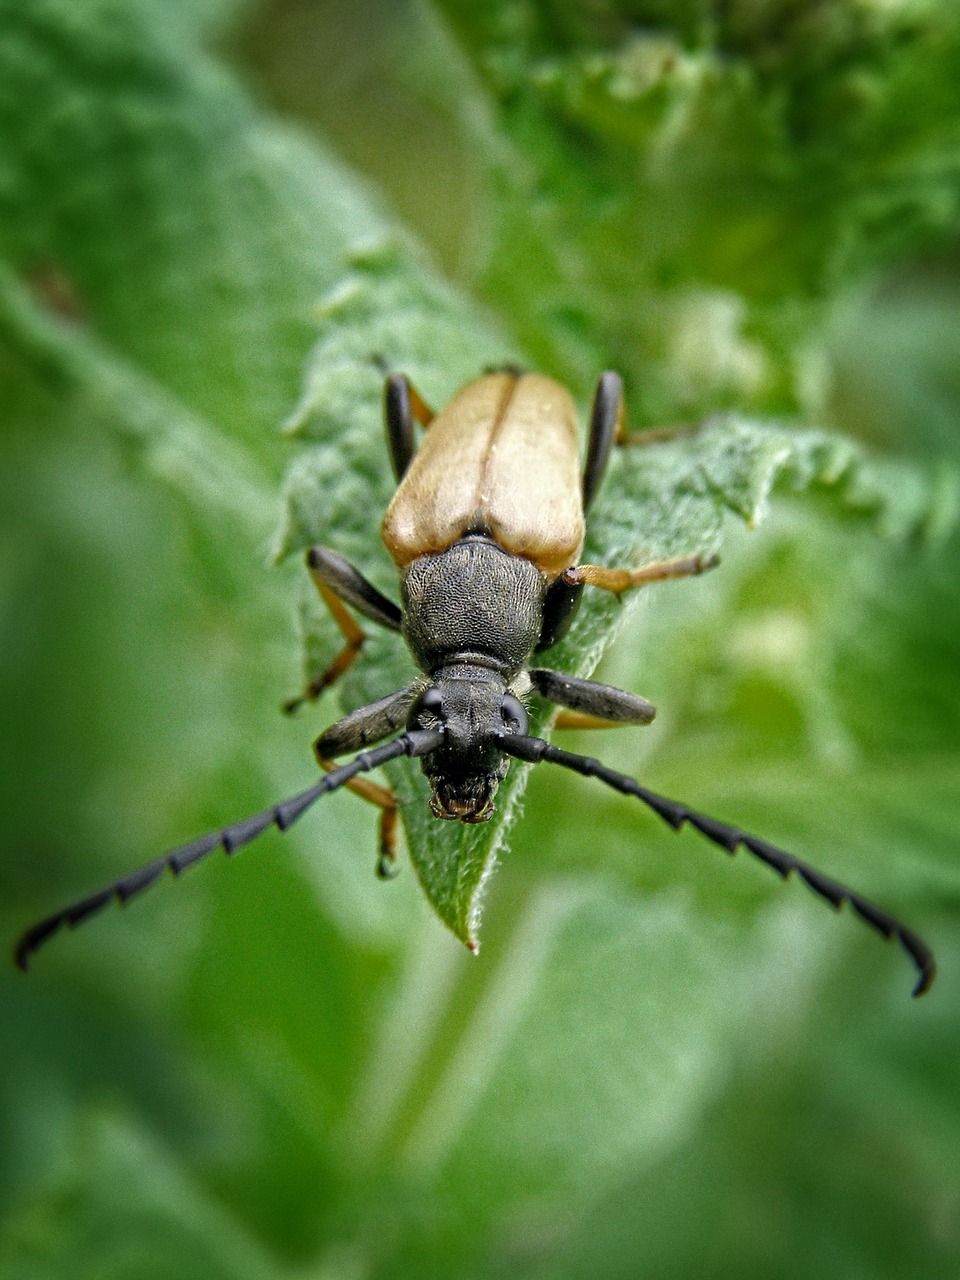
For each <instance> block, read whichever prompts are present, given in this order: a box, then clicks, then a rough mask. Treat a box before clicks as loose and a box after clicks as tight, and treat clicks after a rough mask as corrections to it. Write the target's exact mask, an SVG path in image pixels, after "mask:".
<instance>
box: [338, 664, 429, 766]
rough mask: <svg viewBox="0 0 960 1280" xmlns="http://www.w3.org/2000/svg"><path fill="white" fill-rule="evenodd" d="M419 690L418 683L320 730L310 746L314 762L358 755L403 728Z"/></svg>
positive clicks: (420, 682) (421, 685)
mask: <svg viewBox="0 0 960 1280" xmlns="http://www.w3.org/2000/svg"><path fill="white" fill-rule="evenodd" d="M422 687H423V683H422V681H419V680H418V681H415V682H414V683H413V684H408V685H407V687H406V688H405V689H400V690H399V691H398V692H397V693H391V694H388V696H387V697H386V698H379V699H378V700H377V701H376V702H371V703H368V704H367V706H365V707H359V708H358V709H357V710H356V711H351V712H350V713H349V714H348V715H345V716H344V717H343V719H342V720H338V721H337V722H336V724H332V725H330V727H329V728H328V729H324V731H323V733H321V735H320V737H319V738H318V739H317V740H316V742H315V743H314V744H313V749H314V751H315V752H316V753H317V759H318V760H320V761H321V762H322V761H323V760H326V759H329V758H331V757H334V758H335V757H336V756H345V755H348V754H350V753H351V752H355V751H362V750H363V748H364V747H369V746H371V745H372V744H373V743H375V742H379V741H380V740H381V739H382V738H386V737H388V736H389V735H390V734H391V733H393V732H395V731H396V730H397V729H400V728H402V727H403V725H404V724H405V723H406V720H407V712H408V711H409V710H410V708H411V706H412V705H413V700H414V698H415V697H416V696H417V694H418V693H419V692H420V690H421V688H422Z"/></svg>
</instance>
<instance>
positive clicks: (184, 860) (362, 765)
mask: <svg viewBox="0 0 960 1280" xmlns="http://www.w3.org/2000/svg"><path fill="white" fill-rule="evenodd" d="M442 741H443V730H441V729H411V730H409V731H408V732H406V733H401V734H400V735H399V736H398V737H396V738H393V739H392V740H391V741H390V742H385V743H384V744H383V745H382V746H380V747H374V748H373V750H372V751H361V752H360V754H359V755H357V756H354V758H353V759H352V760H350V761H348V762H347V763H346V764H344V765H341V766H340V768H339V769H333V770H331V772H330V773H327V774H325V775H324V776H323V777H322V778H321V779H320V780H319V782H315V783H314V784H313V786H312V787H308V788H307V790H306V791H301V792H300V793H299V795H295V796H291V798H290V799H289V800H284V801H282V802H281V803H280V804H275V805H273V806H272V807H271V808H269V809H264V810H263V812H262V813H257V814H254V816H253V817H252V818H245V819H244V820H243V821H242V822H235V823H233V824H232V825H231V826H229V827H222V828H221V829H220V830H219V831H212V832H210V834H209V835H205V836H201V837H200V838H199V839H198V840H193V841H191V843H190V844H185V845H183V846H181V847H180V848H179V849H172V850H170V852H169V853H164V854H161V856H160V857H159V858H154V860H153V861H152V862H148V863H147V864H146V866H144V867H140V868H139V869H138V870H136V871H131V872H130V873H129V874H128V875H125V876H123V877H122V878H121V879H119V880H115V881H114V882H113V883H112V884H109V885H107V886H106V887H105V888H103V889H100V890H98V891H97V892H96V893H92V894H90V895H89V896H88V897H86V898H81V899H80V900H79V901H78V902H73V903H71V904H70V905H69V906H67V907H64V908H63V909H62V910H61V911H57V912H56V913H55V914H54V915H52V916H47V918H46V919H45V920H41V921H40V922H39V923H38V924H35V925H33V926H32V928H30V929H27V931H26V932H25V933H24V934H23V936H22V937H21V938H20V940H19V942H18V943H17V945H16V947H15V948H14V953H13V954H14V959H15V960H16V962H17V964H18V965H19V967H20V968H21V969H23V970H24V971H26V970H27V969H28V968H29V966H30V957H31V956H32V955H33V953H34V952H35V951H36V950H37V949H38V948H39V947H41V946H43V944H44V943H45V942H46V941H47V939H48V938H51V937H53V935H54V934H55V933H56V932H57V931H58V930H59V929H60V928H61V927H62V926H63V925H68V926H69V927H70V928H71V929H73V928H74V927H75V926H76V925H78V924H80V923H81V921H83V920H86V919H87V917H88V916H92V915H94V914H96V912H98V911H100V910H102V909H103V908H104V907H105V906H106V905H107V903H108V902H109V901H110V899H111V898H116V899H117V901H118V902H120V903H125V902H128V901H129V900H130V898H133V897H135V896H136V895H137V894H138V893H142V892H143V890H144V889H147V888H149V886H150V885H152V884H153V883H154V881H155V880H157V879H158V878H159V877H160V875H161V874H162V873H163V872H164V871H165V870H166V869H167V868H169V869H170V870H171V871H172V872H173V874H174V875H176V876H178V875H179V874H180V873H181V871H185V870H186V868H187V867H190V866H193V864H194V863H195V862H199V861H200V860H201V858H205V857H206V856H207V854H208V853H212V852H213V851H214V849H218V848H219V849H223V851H224V852H225V853H233V852H234V850H235V849H239V848H241V846H243V845H245V844H249V843H250V841H251V840H255V839H256V838H257V836H259V835H261V834H262V833H263V832H264V831H266V829H267V828H268V827H269V826H271V825H276V826H277V827H279V828H280V830H281V831H286V829H287V828H288V827H289V826H291V825H292V824H293V823H294V822H296V820H297V819H298V818H299V817H301V816H302V815H303V814H304V813H306V811H307V810H308V809H309V808H310V806H311V805H312V804H313V803H314V802H315V801H316V800H319V799H320V797H321V796H322V795H326V794H327V792H329V791H336V790H337V789H338V788H339V787H342V786H344V785H345V784H346V783H348V782H349V781H350V779H351V778H353V777H355V776H356V775H357V774H358V773H368V772H369V771H370V770H371V769H376V768H377V767H378V766H379V765H382V764H386V762H387V761H388V760H396V759H397V757H398V756H422V755H426V754H428V753H429V752H430V751H434V750H436V748H437V747H438V746H439V745H440V744H441V742H442Z"/></svg>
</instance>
